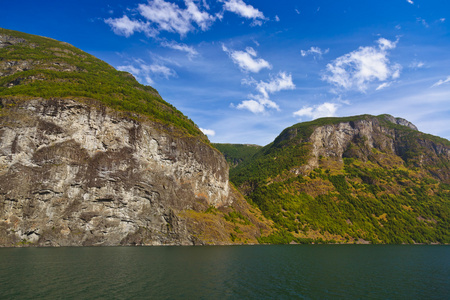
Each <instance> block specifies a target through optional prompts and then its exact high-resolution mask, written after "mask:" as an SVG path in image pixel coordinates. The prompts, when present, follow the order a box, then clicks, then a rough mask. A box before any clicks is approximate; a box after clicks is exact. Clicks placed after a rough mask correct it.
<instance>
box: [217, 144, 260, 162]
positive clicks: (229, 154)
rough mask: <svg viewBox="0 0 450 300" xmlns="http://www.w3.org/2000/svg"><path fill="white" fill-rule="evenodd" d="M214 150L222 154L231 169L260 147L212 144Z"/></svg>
mask: <svg viewBox="0 0 450 300" xmlns="http://www.w3.org/2000/svg"><path fill="white" fill-rule="evenodd" d="M213 146H214V147H216V149H218V150H219V151H220V152H222V153H223V155H224V156H225V159H226V160H227V162H228V164H229V165H230V167H231V168H235V167H236V166H237V165H238V164H240V163H242V162H243V161H245V160H248V159H249V158H251V157H252V156H253V155H255V154H256V152H258V150H260V149H261V148H262V147H261V146H258V145H250V144H245V145H244V144H213Z"/></svg>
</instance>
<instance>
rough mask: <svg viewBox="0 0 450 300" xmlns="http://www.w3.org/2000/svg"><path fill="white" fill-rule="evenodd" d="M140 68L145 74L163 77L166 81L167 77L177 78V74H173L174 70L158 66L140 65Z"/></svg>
mask: <svg viewBox="0 0 450 300" xmlns="http://www.w3.org/2000/svg"><path fill="white" fill-rule="evenodd" d="M141 68H142V69H143V70H144V71H145V72H147V73H152V74H155V75H159V76H163V77H165V78H166V79H169V77H175V76H177V73H175V71H174V70H172V69H170V68H168V67H166V66H164V65H160V64H152V65H149V66H147V65H142V66H141Z"/></svg>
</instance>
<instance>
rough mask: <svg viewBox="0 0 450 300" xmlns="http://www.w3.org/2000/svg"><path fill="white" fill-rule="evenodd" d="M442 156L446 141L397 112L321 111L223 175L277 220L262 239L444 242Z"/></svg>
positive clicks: (445, 161) (447, 157)
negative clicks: (326, 115) (272, 231)
mask: <svg viewBox="0 0 450 300" xmlns="http://www.w3.org/2000/svg"><path fill="white" fill-rule="evenodd" d="M219 149H220V148H219ZM449 162H450V142H449V141H447V140H445V139H443V138H440V137H436V136H432V135H429V134H424V133H421V132H419V131H418V130H417V128H416V127H415V126H414V125H413V124H412V123H410V122H408V121H406V120H404V119H401V118H394V117H392V116H390V115H380V116H371V115H360V116H352V117H341V118H337V117H336V118H322V119H317V120H314V121H310V122H303V123H298V124H295V125H293V126H291V127H288V128H286V129H285V130H283V131H282V132H281V133H280V135H279V136H278V137H277V138H275V140H274V141H273V142H272V143H270V144H268V145H266V146H264V147H263V148H261V149H260V150H259V151H258V152H257V153H255V154H254V155H253V156H252V157H251V158H250V159H247V160H245V161H243V162H241V163H240V164H238V165H237V166H235V167H233V168H231V170H230V180H231V181H232V182H233V183H234V184H235V185H236V186H237V187H238V188H239V190H240V191H241V192H242V193H243V194H244V195H246V198H247V199H248V201H249V202H251V203H253V204H254V205H255V206H256V207H258V208H260V209H261V210H262V211H263V213H264V215H265V216H266V217H267V218H269V219H271V220H273V221H274V223H275V226H276V227H277V228H278V233H276V234H274V235H272V236H271V238H268V239H264V238H262V241H263V242H264V241H265V242H270V243H289V242H301V243H302V242H314V241H320V242H330V241H331V242H358V241H361V242H371V243H416V242H418V243H433V242H439V243H449V241H450V234H449V231H450V230H449V228H450V226H449V221H448V218H449V212H450V185H449V183H450V163H449ZM377 218H378V219H377ZM380 220H381V221H380ZM425 220H429V221H425Z"/></svg>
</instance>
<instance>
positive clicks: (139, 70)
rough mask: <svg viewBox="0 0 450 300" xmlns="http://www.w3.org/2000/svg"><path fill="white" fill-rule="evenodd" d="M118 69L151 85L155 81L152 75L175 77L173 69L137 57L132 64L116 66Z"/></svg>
mask: <svg viewBox="0 0 450 300" xmlns="http://www.w3.org/2000/svg"><path fill="white" fill-rule="evenodd" d="M117 69H118V70H120V71H126V72H129V73H131V74H132V75H133V76H134V77H136V79H137V80H138V81H141V82H143V83H146V84H149V85H153V84H154V83H155V82H154V81H153V79H152V77H164V78H166V79H169V77H176V76H177V73H175V71H174V70H172V69H170V68H168V67H167V66H164V65H162V64H160V63H154V64H151V65H149V64H146V63H145V62H144V61H142V60H140V59H138V60H135V61H134V64H129V65H123V66H118V67H117Z"/></svg>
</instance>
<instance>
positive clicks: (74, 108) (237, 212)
mask: <svg viewBox="0 0 450 300" xmlns="http://www.w3.org/2000/svg"><path fill="white" fill-rule="evenodd" d="M228 176H229V175H228V165H227V163H226V161H225V159H224V157H223V156H222V154H221V153H220V152H219V151H217V150H216V149H215V148H214V147H212V146H211V144H210V142H209V141H208V139H207V137H206V136H205V135H203V134H202V132H201V131H200V130H199V128H198V127H197V126H196V125H195V124H194V123H193V122H192V121H191V120H189V119H188V118H187V117H186V116H184V115H183V114H182V113H181V112H180V111H178V110H177V109H176V108H175V107H173V106H172V105H170V104H169V103H167V102H166V101H164V100H163V99H162V98H161V97H160V95H159V94H158V92H157V91H156V90H155V89H153V88H152V87H149V86H144V85H141V84H139V83H138V82H137V81H136V80H135V79H134V77H133V76H132V75H131V74H129V73H126V72H121V71H117V70H115V69H114V68H113V67H111V66H110V65H108V64H107V63H105V62H103V61H101V60H99V59H97V58H95V57H93V56H92V55H90V54H88V53H85V52H83V51H81V50H79V49H77V48H75V47H73V46H71V45H69V44H67V43H64V42H59V41H56V40H53V39H49V38H44V37H39V36H34V35H29V34H25V33H21V32H17V31H12V30H6V29H0V246H81V245H84V246H91V245H192V244H233V243H257V238H258V237H260V236H261V234H267V233H269V232H271V225H270V222H268V221H267V220H266V219H264V218H263V217H262V216H261V213H260V212H258V209H256V208H252V207H250V206H249V204H248V203H247V202H246V201H245V199H244V198H243V197H242V195H241V194H240V193H239V192H237V191H236V190H235V189H234V188H233V187H231V186H230V185H229V181H228Z"/></svg>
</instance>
